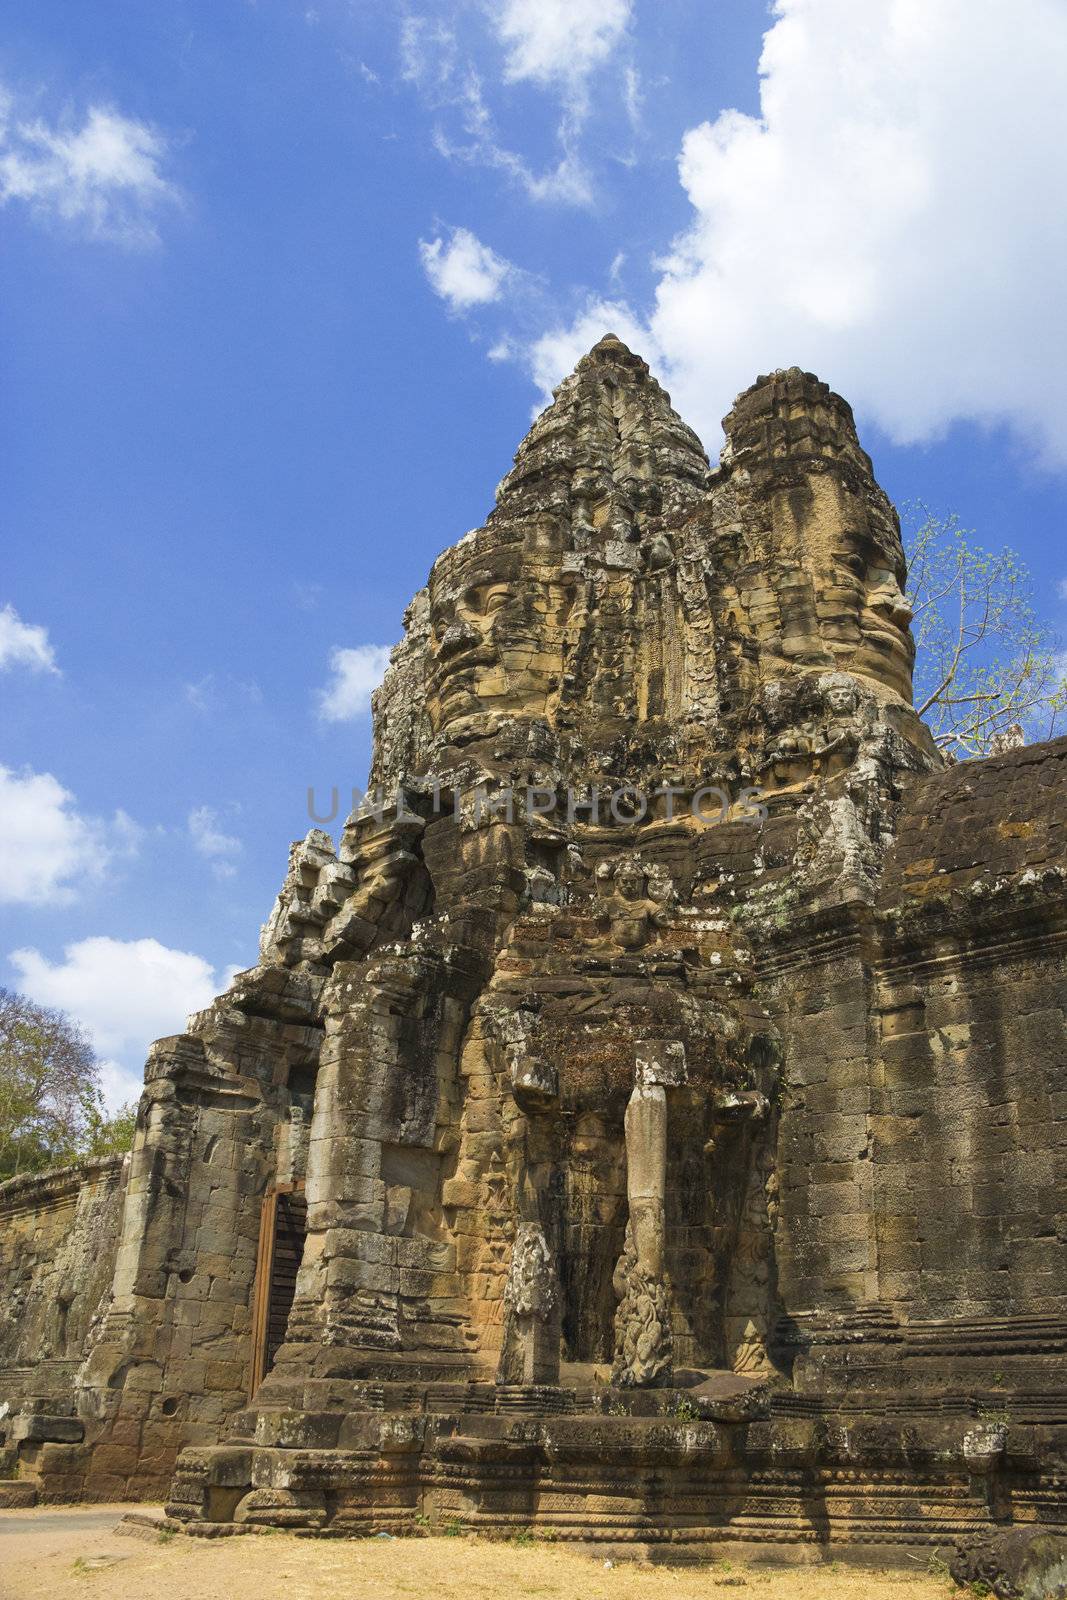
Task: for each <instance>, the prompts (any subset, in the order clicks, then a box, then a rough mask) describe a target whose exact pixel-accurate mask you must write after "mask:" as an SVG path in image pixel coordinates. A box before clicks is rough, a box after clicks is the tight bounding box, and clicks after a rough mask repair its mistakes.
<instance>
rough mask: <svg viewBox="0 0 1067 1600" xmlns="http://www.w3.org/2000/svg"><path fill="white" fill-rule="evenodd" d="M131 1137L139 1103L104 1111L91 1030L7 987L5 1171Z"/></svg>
mask: <svg viewBox="0 0 1067 1600" xmlns="http://www.w3.org/2000/svg"><path fill="white" fill-rule="evenodd" d="M132 1136H133V1116H132V1108H130V1107H125V1108H123V1110H122V1111H120V1112H118V1113H117V1115H116V1116H114V1117H108V1116H107V1115H106V1113H105V1111H104V1105H103V1097H102V1095H101V1092H100V1064H99V1062H98V1061H97V1058H96V1054H95V1052H94V1050H93V1047H92V1045H91V1043H90V1041H89V1039H88V1037H87V1035H86V1034H85V1032H84V1030H83V1029H81V1028H79V1027H78V1026H77V1024H76V1023H74V1022H72V1021H71V1019H70V1018H69V1017H68V1016H66V1015H65V1014H64V1013H63V1012H62V1011H51V1010H49V1009H48V1008H47V1007H45V1006H39V1005H36V1004H34V1002H33V1001H32V1000H28V999H27V998H26V997H25V995H20V994H13V993H12V992H11V991H10V990H8V989H0V1178H10V1177H13V1176H15V1175H17V1174H18V1173H23V1172H40V1171H43V1170H44V1168H46V1167H56V1166H63V1165H64V1164H66V1163H68V1162H71V1161H76V1160H79V1159H81V1158H83V1157H85V1156H87V1155H104V1154H112V1153H115V1152H117V1151H120V1150H124V1149H129V1146H130V1143H131V1142H132ZM124 1141H125V1142H124Z"/></svg>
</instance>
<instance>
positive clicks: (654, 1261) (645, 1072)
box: [612, 1041, 685, 1388]
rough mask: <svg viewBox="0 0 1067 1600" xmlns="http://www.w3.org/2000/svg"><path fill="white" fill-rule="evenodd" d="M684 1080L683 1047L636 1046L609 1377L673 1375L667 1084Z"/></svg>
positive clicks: (635, 1379) (651, 1379)
mask: <svg viewBox="0 0 1067 1600" xmlns="http://www.w3.org/2000/svg"><path fill="white" fill-rule="evenodd" d="M684 1080H685V1056H684V1053H683V1051H682V1047H681V1045H679V1044H677V1043H674V1042H670V1043H663V1042H660V1041H651V1043H646V1044H642V1045H639V1046H638V1048H637V1053H636V1061H635V1067H634V1088H633V1093H632V1094H631V1096H630V1101H629V1104H628V1105H627V1107H626V1118H625V1124H624V1126H625V1132H626V1196H627V1200H628V1202H629V1208H630V1217H629V1221H628V1222H627V1225H626V1244H625V1247H624V1249H623V1253H622V1256H621V1257H620V1259H619V1263H618V1266H617V1267H616V1268H615V1277H614V1287H615V1293H616V1294H617V1295H618V1296H619V1309H618V1311H617V1312H616V1313H615V1364H614V1367H613V1369H612V1380H613V1382H615V1383H617V1384H620V1385H621V1386H622V1387H624V1388H637V1387H648V1386H650V1385H652V1384H657V1383H664V1382H666V1381H667V1379H668V1378H669V1377H670V1372H671V1364H672V1359H673V1337H672V1333H671V1319H670V1295H669V1287H670V1286H669V1283H668V1280H667V1273H666V1268H665V1264H664V1257H665V1247H666V1240H665V1221H664V1218H665V1199H666V1193H667V1087H668V1086H669V1085H673V1084H678V1083H682V1082H684Z"/></svg>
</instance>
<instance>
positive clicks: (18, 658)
mask: <svg viewBox="0 0 1067 1600" xmlns="http://www.w3.org/2000/svg"><path fill="white" fill-rule="evenodd" d="M6 667H29V669H30V671H31V672H56V673H58V671H59V668H58V667H57V666H56V658H55V653H54V651H53V650H52V646H51V645H50V644H49V642H48V629H47V628H42V627H41V626H40V624H39V623H30V622H23V620H22V618H21V617H20V616H19V614H18V612H17V611H16V610H15V608H14V606H4V607H3V608H2V609H0V671H2V670H3V669H4V668H6Z"/></svg>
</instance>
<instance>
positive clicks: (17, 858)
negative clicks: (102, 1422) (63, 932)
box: [0, 766, 142, 905]
mask: <svg viewBox="0 0 1067 1600" xmlns="http://www.w3.org/2000/svg"><path fill="white" fill-rule="evenodd" d="M141 836H142V830H141V829H140V828H139V827H138V826H137V824H136V823H135V822H134V821H133V819H132V818H131V817H128V816H127V815H126V813H125V812H124V811H116V812H115V815H114V817H113V818H112V819H111V821H110V822H104V821H101V820H100V819H99V818H95V817H85V816H83V815H82V814H81V813H80V812H79V811H78V810H77V809H76V806H75V800H74V796H73V795H72V794H71V793H70V791H69V790H68V789H64V787H63V785H62V784H61V783H60V782H59V780H58V779H57V778H54V777H53V776H52V774H51V773H50V772H31V771H29V769H27V770H26V771H24V772H21V773H19V772H14V771H12V770H11V769H10V768H9V767H3V766H0V903H4V902H6V903H8V904H13V905H66V904H68V903H69V902H70V901H71V900H73V899H74V898H75V895H76V893H77V890H78V889H79V888H80V887H82V886H83V885H85V884H86V883H97V882H99V880H100V879H101V878H102V877H103V876H104V874H105V873H106V871H107V870H108V868H109V867H110V866H111V865H112V864H113V863H114V861H115V860H116V859H117V858H119V857H122V856H129V855H133V854H135V853H136V851H137V849H138V848H139V845H140V841H141Z"/></svg>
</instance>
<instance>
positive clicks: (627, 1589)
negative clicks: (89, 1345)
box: [0, 1506, 959, 1600]
mask: <svg viewBox="0 0 1067 1600" xmlns="http://www.w3.org/2000/svg"><path fill="white" fill-rule="evenodd" d="M123 1509H124V1508H122V1507H115V1506H109V1507H80V1506H79V1507H63V1508H56V1509H52V1508H44V1509H40V1510H36V1511H4V1512H0V1600H69V1597H74V1596H77V1597H78V1600H92V1597H94V1596H100V1597H101V1600H104V1597H106V1600H275V1597H284V1600H402V1597H407V1596H412V1595H413V1596H420V1597H421V1596H426V1597H427V1600H431V1597H432V1600H518V1597H519V1596H524V1595H539V1596H543V1597H546V1600H711V1597H713V1596H715V1595H718V1594H720V1593H721V1594H722V1596H723V1600H726V1596H727V1595H730V1594H736V1593H742V1592H744V1593H747V1594H749V1595H751V1596H752V1600H951V1597H952V1596H953V1595H957V1594H958V1593H959V1591H958V1590H956V1589H955V1588H954V1586H953V1585H951V1584H950V1583H949V1582H947V1580H946V1579H945V1578H943V1577H941V1578H938V1577H931V1576H929V1575H928V1574H927V1573H926V1572H925V1571H924V1568H923V1564H922V1563H920V1562H916V1567H915V1571H914V1573H911V1572H897V1571H893V1572H871V1571H868V1570H861V1569H858V1568H855V1567H846V1566H839V1565H833V1566H817V1567H811V1568H803V1567H756V1566H749V1565H747V1564H745V1563H744V1562H741V1561H736V1562H722V1561H720V1562H717V1563H715V1564H713V1565H711V1566H708V1567H674V1568H671V1567H648V1566H637V1565H635V1564H633V1563H631V1562H617V1563H615V1564H614V1565H610V1566H609V1565H605V1559H604V1557H602V1556H599V1557H597V1556H589V1555H579V1554H577V1553H576V1552H574V1551H572V1550H568V1549H566V1548H562V1547H560V1546H552V1545H544V1544H533V1543H531V1544H525V1543H511V1544H493V1543H488V1542H484V1541H479V1540H476V1539H471V1538H466V1537H462V1536H460V1537H456V1538H425V1539H369V1540H354V1541H350V1540H312V1539H295V1538H291V1537H290V1536H289V1535H286V1534H273V1535H270V1536H267V1537H245V1538H236V1539H233V1538H231V1539H188V1538H184V1537H178V1538H171V1537H167V1536H163V1537H160V1536H159V1535H158V1534H152V1535H151V1536H150V1538H149V1539H147V1540H146V1539H133V1538H130V1537H128V1536H126V1535H120V1534H117V1533H116V1532H115V1531H114V1530H115V1527H116V1524H117V1523H118V1520H119V1517H120V1516H121V1514H122V1511H123ZM131 1509H136V1510H138V1511H142V1512H143V1511H145V1510H146V1509H148V1508H146V1507H144V1506H139V1507H136V1508H131Z"/></svg>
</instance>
